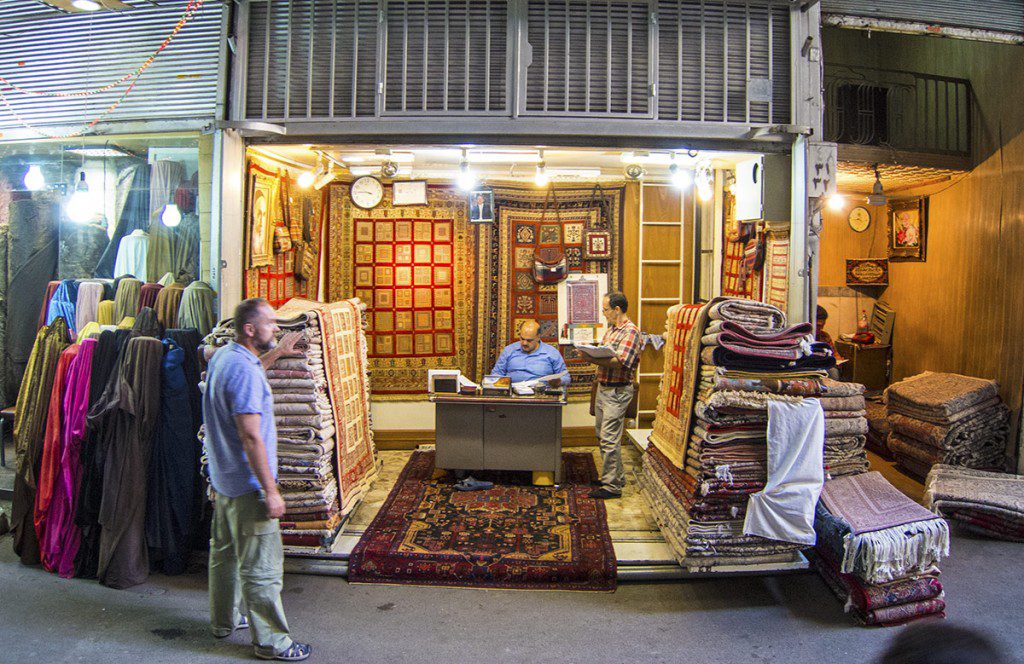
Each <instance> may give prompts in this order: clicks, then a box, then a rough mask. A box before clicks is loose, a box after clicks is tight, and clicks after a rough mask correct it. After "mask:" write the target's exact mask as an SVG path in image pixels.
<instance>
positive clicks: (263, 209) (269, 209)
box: [246, 165, 280, 268]
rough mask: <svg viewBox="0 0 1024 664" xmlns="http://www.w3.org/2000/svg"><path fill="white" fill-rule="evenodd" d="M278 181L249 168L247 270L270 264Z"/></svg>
mask: <svg viewBox="0 0 1024 664" xmlns="http://www.w3.org/2000/svg"><path fill="white" fill-rule="evenodd" d="M279 183H280V179H279V178H278V177H277V176H276V175H274V174H272V173H269V172H267V171H264V170H263V169H261V168H259V167H258V166H255V165H250V167H249V201H248V206H247V207H248V209H247V210H246V217H247V223H246V231H247V236H248V237H247V238H246V240H247V242H246V254H247V261H246V262H247V267H248V268H257V267H263V266H265V265H270V264H271V263H273V262H274V217H275V216H276V214H279V208H277V206H278V205H280V203H279V200H278V196H279V195H280V190H279Z"/></svg>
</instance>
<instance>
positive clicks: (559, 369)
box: [491, 320, 570, 387]
mask: <svg viewBox="0 0 1024 664" xmlns="http://www.w3.org/2000/svg"><path fill="white" fill-rule="evenodd" d="M539 334H540V323H538V322H537V321H535V320H528V321H526V322H525V323H523V325H522V327H520V328H519V341H516V342H514V343H511V344H509V345H507V346H505V348H504V350H502V351H501V355H499V356H498V361H497V362H495V363H494V368H493V369H491V374H492V375H495V376H508V377H509V378H511V379H512V382H513V383H523V382H525V383H542V382H548V383H549V384H551V385H552V386H555V387H557V386H559V385H561V386H566V385H568V384H569V381H570V378H569V370H568V369H567V368H566V366H565V360H563V359H562V354H561V353H559V352H558V349H557V348H553V347H551V346H549V345H548V344H546V343H544V342H543V341H541V340H540V336H539Z"/></svg>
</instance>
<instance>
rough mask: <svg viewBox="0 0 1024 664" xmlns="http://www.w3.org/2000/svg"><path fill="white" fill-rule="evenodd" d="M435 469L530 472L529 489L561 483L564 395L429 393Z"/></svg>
mask: <svg viewBox="0 0 1024 664" xmlns="http://www.w3.org/2000/svg"><path fill="white" fill-rule="evenodd" d="M430 400H431V401H432V402H434V404H435V406H436V416H437V417H436V425H435V429H436V432H437V434H436V449H437V451H436V456H435V465H436V466H437V467H438V468H443V469H446V470H529V471H532V472H533V480H534V484H551V483H552V479H553V482H554V483H556V484H557V483H560V482H561V481H562V407H563V406H565V396H564V394H563V395H562V396H523V397H520V396H508V397H503V396H502V397H488V396H476V395H461V394H432V395H431V396H430Z"/></svg>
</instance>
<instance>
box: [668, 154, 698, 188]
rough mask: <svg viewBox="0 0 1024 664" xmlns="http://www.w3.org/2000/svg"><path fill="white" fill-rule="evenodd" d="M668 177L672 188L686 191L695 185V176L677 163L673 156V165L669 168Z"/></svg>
mask: <svg viewBox="0 0 1024 664" xmlns="http://www.w3.org/2000/svg"><path fill="white" fill-rule="evenodd" d="M668 177H669V180H671V181H672V186H674V187H676V188H677V189H686V188H687V187H689V186H690V185H691V184H693V174H692V173H690V171H688V170H686V169H685V168H683V167H682V166H680V165H679V164H677V163H676V162H675V156H674V155H673V158H672V163H671V164H669V166H668Z"/></svg>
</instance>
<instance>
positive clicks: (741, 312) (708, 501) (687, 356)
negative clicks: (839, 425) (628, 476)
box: [639, 298, 863, 568]
mask: <svg viewBox="0 0 1024 664" xmlns="http://www.w3.org/2000/svg"><path fill="white" fill-rule="evenodd" d="M811 334H812V328H811V327H810V326H809V325H806V324H804V325H796V326H792V327H788V328H787V327H786V319H785V315H784V314H783V313H782V312H781V311H780V310H779V309H777V308H775V307H773V306H770V305H766V304H762V303H759V302H754V301H749V300H740V299H727V298H718V299H715V300H713V301H711V302H709V303H708V304H705V305H700V304H696V305H678V306H675V307H672V308H671V309H670V310H669V315H668V321H667V324H666V334H665V340H666V348H665V369H664V373H663V375H662V381H661V389H660V394H659V400H658V409H657V411H656V414H655V421H654V430H653V432H652V434H651V439H650V440H651V444H650V445H649V446H648V448H647V452H646V453H645V454H644V458H643V465H642V472H641V474H640V477H639V481H640V487H641V491H642V493H643V495H644V496H645V497H646V499H647V500H648V502H649V503H650V504H651V506H652V508H653V511H654V514H655V518H656V520H657V521H658V524H659V527H660V528H661V530H662V532H663V534H664V536H665V538H666V540H667V541H668V543H669V545H670V546H671V548H672V549H673V552H674V554H675V556H676V558H677V559H678V560H679V562H680V564H682V565H684V566H686V567H691V568H692V567H697V568H701V567H712V566H715V565H742V564H758V563H785V562H789V561H792V560H793V559H794V553H795V552H796V551H797V550H798V549H800V548H802V547H805V546H809V545H810V544H813V537H814V533H813V530H812V529H811V521H812V518H813V512H814V505H815V503H816V501H817V497H818V494H817V492H818V491H820V488H821V482H822V481H823V468H822V466H823V447H824V444H825V435H824V427H825V424H827V422H828V420H824V422H822V413H821V408H820V406H819V405H818V402H817V401H814V400H813V399H806V397H820V396H822V395H824V394H826V393H828V394H831V393H833V392H834V393H835V396H834V397H829V398H833V399H835V400H836V402H835V404H834V405H835V406H836V408H839V407H842V408H843V409H844V410H843V412H844V413H845V412H850V413H857V412H858V409H857V405H858V404H856V403H853V401H852V400H851V397H853V396H856V395H859V394H860V393H861V392H862V391H863V388H862V387H861V386H853V385H848V384H843V383H836V382H832V383H831V384H829V385H826V382H825V376H826V370H827V369H828V368H830V367H832V366H834V365H835V359H834V357H833V356H832V355H831V354H830V352H829V351H828V350H827V347H826V346H824V345H819V344H814V343H811V339H810V337H811ZM802 406H809V407H810V410H809V413H810V415H811V416H812V418H813V417H816V418H817V420H816V422H817V423H816V424H815V425H814V426H809V427H806V428H805V429H806V432H807V433H799V434H794V435H793V436H792V439H791V440H790V439H787V440H784V441H780V442H782V443H783V444H782V445H781V446H778V445H776V451H775V452H773V451H772V450H773V446H772V445H771V441H770V440H769V434H770V429H771V427H770V426H769V418H770V413H773V412H782V411H784V410H786V408H790V409H794V408H800V407H802ZM862 409H863V405H860V411H861V415H862ZM805 414H806V411H805ZM815 414H816V415H815ZM825 414H826V415H827V413H825ZM780 417H783V416H780ZM844 419H854V418H852V417H851V418H844ZM811 423H812V424H813V423H814V422H813V421H812V422H811ZM812 433H813V435H812ZM786 446H788V447H790V448H791V449H790V450H789V451H788V452H786V451H785V450H780V449H778V448H779V447H786ZM802 446H806V447H802ZM861 448H863V442H861ZM861 452H863V449H861ZM780 453H781V454H786V453H793V454H794V456H793V457H792V459H793V460H794V463H793V467H792V468H790V469H789V470H792V469H793V468H799V470H800V471H801V472H802V473H803V475H802V476H800V477H795V476H793V475H792V474H789V475H788V476H786V475H787V471H786V470H784V469H782V467H783V466H785V464H784V463H783V464H780V463H779V462H778V460H779V459H780V458H781V457H780V456H779V454H780ZM842 453H843V454H848V453H847V452H846V451H843V452H842ZM770 457H772V458H775V459H776V463H775V464H772V463H771V462H770V460H769V459H770ZM844 458H845V457H844ZM797 459H798V460H797ZM809 459H811V460H814V462H813V463H814V464H815V465H816V468H810V469H808V468H807V467H806V466H807V460H809ZM773 466H775V470H773ZM773 475H775V477H773ZM780 481H782V482H783V483H785V482H789V483H790V484H789V486H791V487H793V486H797V485H799V486H801V487H803V488H804V489H805V491H804V493H802V494H801V496H800V501H799V505H798V506H799V508H800V510H803V511H804V512H805V513H806V524H805V533H804V535H803V536H801V537H790V538H788V539H787V540H785V541H784V540H782V539H779V538H768V537H764V536H760V535H759V534H751V532H752V530H755V529H753V528H751V527H750V524H749V523H747V521H748V519H747V518H746V517H747V513H748V503H751V501H753V502H759V500H758V499H757V498H751V496H752V495H754V494H757V496H762V495H769V497H770V494H771V493H772V491H773V487H777V486H778V483H779V482H780ZM815 485H816V486H815ZM758 511H759V512H763V510H760V509H759V510H758Z"/></svg>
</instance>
